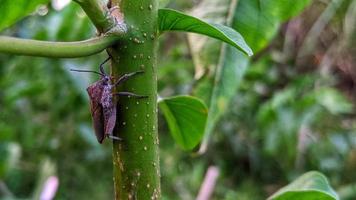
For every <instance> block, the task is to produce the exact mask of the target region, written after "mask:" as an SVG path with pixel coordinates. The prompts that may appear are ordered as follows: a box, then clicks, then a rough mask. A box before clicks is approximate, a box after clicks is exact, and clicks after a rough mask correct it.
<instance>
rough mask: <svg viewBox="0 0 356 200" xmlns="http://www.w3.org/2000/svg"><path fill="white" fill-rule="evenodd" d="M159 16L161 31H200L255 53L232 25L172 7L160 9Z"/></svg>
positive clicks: (249, 52)
mask: <svg viewBox="0 0 356 200" xmlns="http://www.w3.org/2000/svg"><path fill="white" fill-rule="evenodd" d="M158 16H159V30H160V31H161V33H162V32H165V31H184V32H192V33H198V34H202V35H206V36H209V37H213V38H216V39H218V40H221V41H224V42H226V43H228V44H230V45H232V46H234V47H235V48H237V49H239V50H241V51H242V52H244V53H245V54H247V55H249V56H251V55H252V54H253V53H252V50H251V49H250V47H249V46H248V45H247V44H246V42H245V40H244V39H243V37H242V36H241V35H240V34H239V33H238V32H236V31H235V30H234V29H232V28H230V27H227V26H224V25H220V24H213V23H207V22H204V21H202V20H200V19H197V18H195V17H193V16H189V15H186V14H183V13H181V12H178V11H176V10H171V9H160V10H159V12H158Z"/></svg>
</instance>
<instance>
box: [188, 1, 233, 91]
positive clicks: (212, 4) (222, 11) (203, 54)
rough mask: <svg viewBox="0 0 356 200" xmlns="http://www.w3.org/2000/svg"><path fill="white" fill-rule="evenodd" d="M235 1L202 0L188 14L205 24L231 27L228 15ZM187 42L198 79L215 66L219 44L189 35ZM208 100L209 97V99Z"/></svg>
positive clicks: (215, 41) (206, 38)
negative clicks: (211, 23)
mask: <svg viewBox="0 0 356 200" xmlns="http://www.w3.org/2000/svg"><path fill="white" fill-rule="evenodd" d="M236 3H237V0H219V1H216V0H203V1H200V3H199V4H198V5H197V6H195V7H194V8H193V9H192V10H191V11H190V13H191V14H192V15H193V16H194V17H197V18H199V19H202V20H204V21H206V22H213V23H218V24H227V25H228V26H230V25H231V23H230V21H231V19H232V16H233V15H230V12H232V11H233V10H234V9H235V7H236ZM187 36H188V42H189V48H190V52H191V54H192V58H193V61H194V65H195V73H196V74H195V78H200V77H201V76H202V75H203V74H205V73H206V71H207V70H208V68H209V67H211V66H212V65H215V64H216V63H217V60H218V59H219V56H220V54H219V53H217V52H219V51H220V49H221V42H220V41H218V40H210V39H209V38H208V37H201V36H200V35H198V34H193V33H189V34H187ZM209 98H210V97H209Z"/></svg>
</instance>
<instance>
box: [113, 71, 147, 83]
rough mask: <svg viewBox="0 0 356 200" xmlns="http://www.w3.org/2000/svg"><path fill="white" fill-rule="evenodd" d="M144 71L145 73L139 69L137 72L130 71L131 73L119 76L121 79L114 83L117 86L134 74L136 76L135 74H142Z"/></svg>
mask: <svg viewBox="0 0 356 200" xmlns="http://www.w3.org/2000/svg"><path fill="white" fill-rule="evenodd" d="M142 73H143V71H137V72H132V73H129V74H124V75H122V76H121V77H120V78H119V80H118V81H117V82H116V83H115V84H114V86H117V85H119V84H121V83H123V82H125V81H127V80H128V79H129V78H130V77H132V76H135V75H138V74H142Z"/></svg>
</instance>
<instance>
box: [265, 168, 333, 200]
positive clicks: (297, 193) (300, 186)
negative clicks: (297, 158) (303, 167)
mask: <svg viewBox="0 0 356 200" xmlns="http://www.w3.org/2000/svg"><path fill="white" fill-rule="evenodd" d="M268 199H270V200H310V199H318V200H337V199H339V197H338V195H337V194H336V192H335V191H334V190H333V189H332V188H331V187H330V185H329V183H328V180H327V178H326V177H325V176H324V175H323V174H321V173H319V172H308V173H305V174H303V175H302V176H300V177H299V178H297V179H296V180H295V181H293V182H292V183H290V184H289V185H287V186H285V187H283V188H282V189H280V190H279V191H277V193H275V194H274V195H272V196H271V197H269V198H268Z"/></svg>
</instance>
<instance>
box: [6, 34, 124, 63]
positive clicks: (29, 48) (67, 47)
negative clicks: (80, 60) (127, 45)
mask: <svg viewBox="0 0 356 200" xmlns="http://www.w3.org/2000/svg"><path fill="white" fill-rule="evenodd" d="M119 39H120V38H119V37H118V36H102V37H97V38H93V39H89V40H84V41H77V42H48V41H39V40H30V39H20V38H14V37H7V36H0V52H1V53H9V54H16V55H26V56H40V57H52V58H76V57H84V56H90V55H93V54H96V53H99V52H101V51H103V50H104V49H106V48H108V47H110V46H111V45H113V44H114V43H115V42H117V41H118V40H119Z"/></svg>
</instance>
